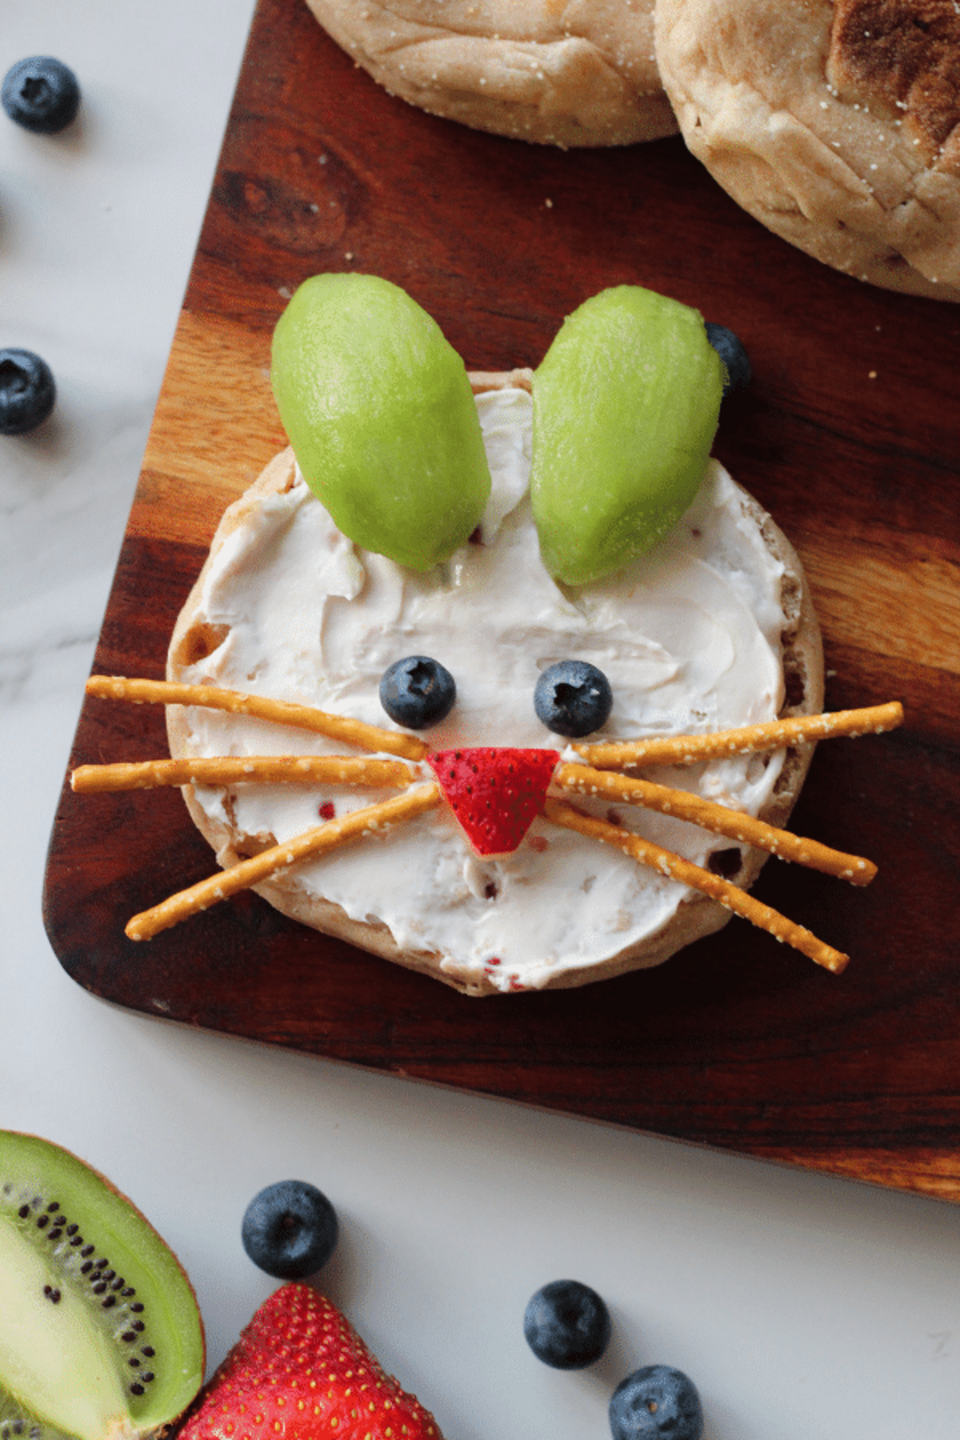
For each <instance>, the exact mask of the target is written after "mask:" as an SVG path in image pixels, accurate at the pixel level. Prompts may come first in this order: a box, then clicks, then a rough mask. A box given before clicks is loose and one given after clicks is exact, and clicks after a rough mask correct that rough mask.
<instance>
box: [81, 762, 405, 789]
mask: <svg viewBox="0 0 960 1440" xmlns="http://www.w3.org/2000/svg"><path fill="white" fill-rule="evenodd" d="M414 778H415V776H414V773H413V771H412V770H411V769H410V767H409V766H408V765H406V764H404V762H403V761H402V760H379V759H375V758H368V757H367V756H359V755H236V756H233V755H231V756H221V757H217V758H207V757H195V758H192V759H190V758H187V759H179V760H142V761H137V762H132V763H126V762H120V763H118V764H114V765H80V766H78V768H77V769H76V770H74V772H73V774H72V775H71V776H70V785H71V787H72V789H74V790H76V791H77V792H78V793H79V794H84V795H92V794H97V793H103V792H105V791H112V790H149V789H153V788H154V787H156V786H160V785H240V784H264V785H290V784H298V785H305V784H342V785H370V786H376V785H383V786H386V787H390V786H397V787H402V786H405V785H409V784H410V781H411V780H412V779H414Z"/></svg>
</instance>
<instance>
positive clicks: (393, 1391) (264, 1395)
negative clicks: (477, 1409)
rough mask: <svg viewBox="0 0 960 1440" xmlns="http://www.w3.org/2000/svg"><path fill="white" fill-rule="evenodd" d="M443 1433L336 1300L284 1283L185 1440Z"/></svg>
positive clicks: (374, 1439) (414, 1438)
mask: <svg viewBox="0 0 960 1440" xmlns="http://www.w3.org/2000/svg"><path fill="white" fill-rule="evenodd" d="M241 1436H242V1437H249V1440H268V1437H269V1440H284V1437H285V1440H314V1437H316V1440H319V1437H320V1436H323V1437H324V1440H330V1437H331V1436H335V1437H336V1440H389V1437H401V1436H402V1437H404V1440H443V1437H442V1436H441V1434H440V1430H439V1428H438V1426H437V1423H436V1421H435V1420H434V1418H433V1416H432V1415H430V1414H429V1413H428V1412H427V1411H426V1410H424V1408H423V1406H422V1405H421V1404H420V1402H419V1401H418V1400H417V1399H416V1398H415V1397H414V1396H413V1395H408V1394H407V1393H406V1391H404V1390H402V1389H401V1387H400V1386H399V1384H398V1383H397V1381H396V1380H394V1379H393V1377H392V1376H390V1375H387V1374H386V1373H385V1372H384V1370H383V1368H382V1366H381V1365H380V1363H379V1361H378V1360H377V1359H376V1357H375V1356H374V1355H371V1353H370V1351H369V1350H368V1349H367V1347H366V1345H365V1344H364V1342H363V1341H362V1340H361V1339H360V1337H359V1335H358V1334H357V1332H356V1331H355V1330H354V1329H353V1326H352V1325H351V1324H350V1323H349V1321H348V1320H346V1319H345V1318H344V1317H343V1315H341V1314H340V1311H339V1310H338V1309H337V1308H336V1306H334V1305H331V1304H330V1302H329V1300H327V1299H325V1298H324V1296H322V1295H319V1294H318V1293H317V1292H316V1291H315V1290H311V1289H310V1288H309V1287H308V1286H306V1285H298V1284H292V1285H284V1286H283V1287H282V1289H280V1290H277V1291H276V1292H275V1294H273V1295H271V1297H270V1299H269V1300H266V1301H265V1302H264V1303H263V1304H262V1305H261V1306H260V1309H259V1310H258V1311H257V1312H256V1314H255V1315H254V1317H253V1319H252V1320H251V1321H250V1324H249V1325H248V1326H247V1327H246V1329H245V1330H244V1331H243V1334H242V1335H241V1336H240V1339H239V1340H238V1342H237V1344H236V1345H235V1346H234V1348H233V1349H232V1350H231V1352H230V1354H229V1355H228V1356H227V1358H226V1360H225V1361H224V1362H223V1364H222V1365H221V1366H220V1369H219V1370H218V1371H217V1373H216V1374H215V1375H214V1376H213V1378H212V1380H211V1381H210V1382H209V1384H208V1385H207V1386H206V1388H205V1389H204V1390H203V1392H202V1393H201V1395H200V1397H199V1399H198V1400H197V1402H196V1403H195V1405H194V1407H193V1409H192V1410H191V1412H190V1414H189V1415H188V1417H187V1420H186V1423H185V1424H184V1425H183V1427H182V1428H181V1430H180V1437H179V1440H240V1437H241Z"/></svg>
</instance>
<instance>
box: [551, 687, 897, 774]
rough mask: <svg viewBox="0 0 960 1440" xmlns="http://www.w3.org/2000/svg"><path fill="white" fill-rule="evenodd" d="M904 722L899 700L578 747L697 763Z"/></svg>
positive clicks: (598, 759)
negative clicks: (701, 731) (707, 731)
mask: <svg viewBox="0 0 960 1440" xmlns="http://www.w3.org/2000/svg"><path fill="white" fill-rule="evenodd" d="M902 724H903V706H902V705H901V704H900V702H899V700H892V701H891V702H890V703H889V704H887V705H870V706H867V707H866V708H865V709H863V710H835V711H834V712H833V713H832V714H827V715H790V716H787V717H786V719H783V720H768V721H766V722H764V723H763V724H760V725H744V726H742V727H740V728H739V729H737V730H717V731H714V732H713V734H707V735H652V736H650V738H649V739H646V740H625V741H623V742H622V743H611V744H598V745H575V746H574V747H573V748H574V749H575V750H576V752H577V754H578V755H582V756H583V758H584V759H585V760H587V761H588V762H589V763H590V764H591V765H595V766H597V768H598V769H600V770H615V769H618V768H619V767H621V766H624V765H626V766H639V765H691V764H693V763H694V761H696V760H718V759H723V758H724V757H725V756H728V755H753V754H758V753H760V752H761V751H764V750H779V749H781V747H782V746H785V745H793V744H796V743H798V742H801V741H805V740H806V741H814V740H830V739H833V738H834V737H835V736H839V735H847V736H851V737H853V736H857V735H879V734H882V732H883V731H884V730H894V729H896V727H897V726H898V725H902Z"/></svg>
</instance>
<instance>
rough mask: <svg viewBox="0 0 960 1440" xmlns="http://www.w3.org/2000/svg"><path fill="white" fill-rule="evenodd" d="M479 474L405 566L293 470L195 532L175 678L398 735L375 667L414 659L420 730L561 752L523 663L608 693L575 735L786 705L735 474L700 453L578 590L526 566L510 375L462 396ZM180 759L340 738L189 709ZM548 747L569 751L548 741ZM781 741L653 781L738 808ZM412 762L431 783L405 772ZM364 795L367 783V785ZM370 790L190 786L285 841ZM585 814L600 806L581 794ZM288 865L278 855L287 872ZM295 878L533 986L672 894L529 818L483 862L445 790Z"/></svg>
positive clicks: (531, 671)
mask: <svg viewBox="0 0 960 1440" xmlns="http://www.w3.org/2000/svg"><path fill="white" fill-rule="evenodd" d="M477 403H478V408H479V411H480V417H481V423H482V427H483V432H484V436H485V442H486V446H487V453H488V457H489V460H490V468H491V474H492V480H493V488H492V493H491V498H490V502H489V505H488V508H487V511H486V514H485V516H484V520H483V523H482V526H481V529H480V533H479V535H478V536H475V537H474V538H473V540H472V541H471V543H469V544H467V545H465V546H463V547H462V548H461V549H459V550H458V551H457V552H456V553H455V554H454V555H453V556H452V557H451V559H450V560H449V561H448V562H447V563H445V564H444V565H441V566H437V567H435V568H434V569H433V570H431V571H429V572H427V573H425V574H420V573H416V572H413V571H410V570H406V569H404V568H402V567H401V566H399V565H397V564H395V563H394V562H393V561H390V560H388V559H385V558H384V557H383V556H381V555H376V554H372V553H370V552H367V551H363V550H360V549H359V548H358V547H356V546H355V545H354V544H353V543H352V542H351V541H349V540H348V539H346V538H345V537H344V536H343V535H342V534H340V532H339V531H338V530H337V529H336V527H335V526H334V524H333V521H332V520H331V519H330V517H329V515H328V514H327V512H326V510H325V509H324V508H323V506H322V505H321V504H320V503H319V502H318V501H317V500H316V499H315V498H314V496H313V495H312V493H311V492H310V490H309V489H308V488H307V486H306V484H305V483H304V482H303V480H302V478H301V477H300V476H299V475H298V476H297V479H296V483H294V484H293V485H292V487H291V488H290V489H289V490H287V491H285V492H284V493H281V494H271V495H270V496H268V497H266V498H264V499H263V500H261V501H260V502H259V503H257V504H255V505H254V506H252V507H251V508H250V510H249V513H248V515H247V517H246V518H245V520H244V521H243V522H242V523H240V524H239V525H238V526H236V527H235V528H234V529H233V530H232V531H231V532H230V533H229V534H227V535H226V536H225V538H224V540H223V543H222V544H221V545H220V546H219V548H218V549H216V550H215V553H214V554H213V556H212V558H211V564H210V566H209V568H208V573H207V576H206V580H205V583H204V586H203V590H202V595H201V600H200V613H199V615H198V616H197V620H198V621H199V622H200V623H206V624H208V625H209V626H211V627H221V628H220V629H219V631H218V632H217V633H220V634H223V635H224V638H223V640H222V643H220V644H219V645H218V647H217V648H216V649H215V650H214V651H213V652H212V653H211V654H210V655H208V656H207V657H205V658H204V659H203V660H201V661H199V662H198V663H197V664H196V665H194V666H192V667H190V668H187V669H186V670H184V672H183V675H182V678H183V679H184V680H185V681H192V682H194V683H206V684H215V685H221V686H227V687H229V688H233V689H240V690H246V691H252V692H254V693H256V694H260V695H267V696H270V697H271V698H273V699H282V700H290V701H297V702H299V703H303V704H309V705H314V706H317V707H319V708H320V709H323V710H328V711H334V712H337V713H339V714H342V715H349V716H353V717H355V718H357V719H360V720H363V721H367V722H369V723H371V724H373V725H376V726H379V727H381V728H387V729H395V728H397V727H396V726H394V725H393V722H391V721H390V720H389V719H388V718H387V717H386V715H385V714H384V712H383V710H382V708H381V705H380V701H379V683H380V678H381V676H382V674H383V672H384V671H385V670H386V669H387V667H388V666H389V665H391V664H392V663H393V662H394V661H395V660H399V659H401V658H403V657H404V656H408V655H415V654H419V655H428V656H431V657H432V658H433V659H435V660H438V661H440V663H441V664H443V665H444V666H446V668H447V669H448V670H449V671H450V672H451V674H452V675H453V676H454V679H455V681H456V685H457V700H456V704H455V705H454V707H453V710H452V711H451V713H450V714H449V716H448V717H447V718H446V720H444V721H443V722H442V723H441V724H440V725H438V726H436V727H435V728H433V729H431V730H429V731H423V732H420V733H421V738H423V739H424V740H425V741H426V742H427V743H428V744H429V745H430V747H431V748H432V749H435V750H443V749H448V748H451V747H455V746H478V745H509V746H532V747H551V748H556V749H558V750H564V746H565V744H566V742H565V741H563V740H562V739H561V738H560V737H557V736H555V735H551V734H550V733H549V732H548V731H546V730H545V728H544V727H543V725H542V724H541V722H540V721H539V720H538V719H537V716H536V714H535V712H534V708H533V692H534V686H535V684H536V680H537V677H538V675H539V673H540V672H541V671H542V670H544V669H545V668H546V667H547V666H549V665H552V664H553V663H555V662H556V661H558V660H563V659H581V660H588V661H590V662H591V663H593V664H594V665H597V666H599V668H600V669H601V670H602V671H603V672H604V674H605V675H606V676H607V678H608V679H609V681H610V684H611V686H612V689H613V696H614V701H613V709H612V713H611V715H610V718H609V720H608V721H607V723H606V724H605V726H604V727H603V729H602V730H601V731H597V732H596V733H595V734H594V735H591V736H590V737H588V738H589V740H591V741H593V740H603V739H617V740H626V739H632V738H636V737H639V736H644V735H650V734H674V733H677V734H679V733H689V732H691V731H710V730H717V729H724V728H727V727H731V726H736V725H744V724H752V723H754V722H758V721H764V720H770V719H773V718H775V717H776V715H777V713H778V711H779V710H780V708H781V706H782V703H783V671H782V663H781V631H782V627H783V624H784V617H783V612H782V607H781V598H780V591H781V580H782V567H781V566H780V564H779V562H778V561H777V560H776V559H775V558H774V557H773V556H772V555H771V553H770V551H769V549H768V547H767V546H766V544H765V543H764V540H763V538H762V536H761V535H760V533H759V530H758V528H757V524H756V521H755V519H753V518H752V517H751V516H750V515H749V514H748V513H746V511H745V509H744V506H743V501H742V492H741V491H740V490H739V489H738V487H737V486H736V485H735V484H734V483H733V481H732V480H731V478H730V476H729V475H728V474H727V473H726V471H725V470H724V469H723V468H722V467H721V466H720V465H719V464H718V463H717V462H716V461H711V462H710V465H709V467H708V471H707V474H706V477H705V479H704V482H703V485H702V487H701V489H700V491H699V493H698V495H697V498H696V500H695V501H694V503H693V505H692V506H691V507H690V509H689V510H688V511H687V513H686V514H685V515H684V517H683V519H682V520H681V521H680V523H679V524H678V526H677V527H676V529H675V530H674V531H673V533H672V534H671V535H670V536H669V537H668V538H667V540H666V541H665V542H663V543H662V544H661V545H660V546H659V547H658V548H657V550H656V551H655V552H654V553H652V554H650V555H648V556H646V557H645V558H643V559H642V560H641V561H639V562H637V563H636V564H634V565H633V566H632V567H630V568H629V569H628V570H626V571H623V572H620V573H619V574H617V575H616V576H613V577H610V578H608V579H605V580H603V581H600V582H597V583H594V584H592V585H589V586H584V587H581V588H578V589H566V588H561V587H558V585H557V584H555V583H554V581H553V580H552V579H551V578H550V576H549V575H548V574H547V572H546V571H545V569H544V567H543V565H542V563H541V560H540V555H539V548H538V543H537V535H536V531H535V529H534V526H533V522H532V519H531V513H530V503H529V496H528V493H527V485H528V477H529V469H530V447H531V433H532V415H531V401H530V396H529V395H528V394H527V392H526V391H524V390H522V389H510V390H505V391H493V392H490V393H488V394H484V395H480V396H479V397H478V401H477ZM188 714H189V721H190V727H191V729H190V736H189V741H188V746H187V748H188V751H189V753H192V754H197V755H245V754H246V755H256V754H288V753H298V754H316V753H328V752H338V753H343V749H344V747H343V746H342V745H337V744H336V743H334V742H332V741H328V740H325V739H323V738H322V737H315V736H311V735H307V734H305V733H303V734H301V733H300V732H292V731H290V730H286V729H284V728H282V727H279V726H271V725H269V724H266V723H263V722H256V721H250V720H246V719H238V718H237V717H236V716H229V715H225V714H222V713H218V712H215V711H206V710H201V709H198V708H194V709H191V710H190V711H189V712H188ZM567 758H575V757H573V756H571V755H568V756H567ZM781 758H782V757H781V756H779V755H775V756H773V757H737V758H734V759H728V760H724V761H717V762H711V763H710V764H708V765H699V766H697V767H694V768H682V767H678V768H676V769H672V770H670V771H663V770H660V771H650V772H647V771H645V772H644V773H645V774H649V775H650V777H651V778H654V779H660V780H662V781H664V782H665V783H667V784H671V785H674V786H679V787H683V788H687V789H695V790H697V791H698V792H699V793H700V794H702V795H704V796H706V797H707V798H709V799H713V800H717V801H719V802H720V803H722V804H726V805H730V806H733V807H735V808H737V809H740V810H744V811H747V812H749V813H750V814H754V815H755V814H757V813H758V812H759V811H760V809H761V808H762V807H763V805H764V804H765V803H766V802H767V801H768V800H769V798H770V796H771V793H772V791H773V788H774V785H775V783H776V779H777V775H778V773H779V769H780V764H781ZM411 778H412V779H413V780H419V779H423V778H431V779H432V775H430V773H429V771H428V770H427V769H426V767H422V768H420V767H417V766H411ZM388 793H389V794H393V793H395V792H393V791H391V792H383V798H386V795H387V794H388ZM379 794H380V792H376V791H373V792H371V791H370V790H368V789H364V790H359V789H357V790H351V789H349V788H347V787H334V786H325V787H322V789H320V790H315V789H309V788H307V787H303V788H301V787H299V786H288V787H283V786H264V785H252V784H251V785H247V786H238V787H235V788H234V789H233V790H232V791H231V792H230V793H229V796H228V795H227V794H226V793H225V792H224V791H222V790H219V789H214V788H199V789H198V790H197V799H198V801H199V802H200V804H201V805H202V806H203V807H204V808H205V810H206V811H207V812H208V814H209V815H211V816H212V817H213V818H216V819H219V820H221V821H223V822H226V821H228V820H230V821H232V823H234V824H235V825H236V826H237V827H238V828H239V829H240V830H241V831H242V832H244V833H246V834H250V835H255V836H259V837H263V838H264V839H266V838H272V839H276V840H277V841H280V842H283V841H286V840H289V839H290V838H292V837H293V836H296V835H297V834H299V833H301V832H302V831H304V830H307V829H308V828H310V827H312V826H314V825H316V824H317V823H318V818H319V816H318V812H319V811H320V809H321V807H324V806H326V807H327V809H326V811H325V813H328V814H329V807H330V806H331V805H332V806H333V808H334V811H335V813H337V814H342V813H344V812H346V811H347V810H350V809H355V808H359V807H360V806H363V805H369V804H370V803H372V801H374V800H376V799H377V798H378V797H379ZM577 803H578V804H582V805H583V806H584V807H585V808H595V809H596V810H597V813H600V814H603V813H605V811H606V809H608V808H609V805H608V804H606V803H598V802H595V801H594V802H587V801H584V800H582V799H578V800H577ZM617 818H618V820H619V821H620V822H622V823H624V824H628V825H630V826H631V827H633V828H634V829H636V830H637V831H638V832H640V833H642V834H644V835H646V836H648V837H650V838H651V839H654V840H656V841H657V842H658V843H660V844H662V845H665V846H667V847H668V848H670V849H673V850H676V851H679V852H680V853H682V854H683V855H685V856H687V857H688V858H689V859H691V860H693V861H695V862H697V863H698V864H701V865H703V864H706V863H707V862H708V861H709V857H710V855H711V853H712V852H714V851H717V850H720V849H729V848H730V846H731V843H732V842H730V841H729V840H724V839H721V838H720V837H717V836H715V835H710V834H708V833H707V832H705V831H701V830H699V829H698V828H696V827H694V826H692V825H690V824H688V823H686V822H683V821H678V820H675V819H671V818H669V817H665V816H662V815H658V814H654V813H652V812H644V811H642V810H639V809H634V808H632V807H628V806H621V807H617ZM293 874H294V872H291V875H293ZM294 883H296V884H298V885H300V886H303V887H305V889H306V890H307V891H308V892H312V893H315V894H317V895H321V896H324V897H326V898H327V899H328V900H331V901H333V902H334V903H335V904H337V905H339V906H340V907H342V909H343V910H344V911H345V912H346V914H347V915H348V916H350V917H351V918H353V919H356V920H360V921H363V920H367V919H372V920H376V921H379V922H381V923H382V924H384V925H386V926H387V927H388V928H389V930H390V932H391V933H392V935H393V937H394V939H395V941H396V942H397V944H398V945H399V946H401V947H402V948H405V949H406V948H410V949H418V950H437V951H440V952H442V953H443V954H444V955H445V956H446V957H448V958H447V959H446V960H445V961H444V962H443V965H442V966H441V968H443V966H446V967H447V968H448V969H449V970H450V972H451V973H452V974H456V975H457V976H458V977H459V978H460V979H461V980H466V981H467V982H468V983H469V982H470V980H471V977H474V978H475V979H481V978H482V977H484V976H485V977H487V979H489V980H490V981H491V982H492V983H493V984H494V985H495V986H496V987H497V988H502V989H517V988H521V987H525V988H538V987H541V986H543V985H544V984H546V983H547V982H548V981H550V980H551V978H553V977H556V976H557V975H559V974H560V973H561V972H563V971H564V970H569V969H580V968H581V967H583V966H585V965H593V964H597V963H599V962H601V961H603V960H605V959H607V958H608V957H610V956H611V955H615V954H617V953H619V952H620V951H622V950H624V949H625V948H627V947H629V946H632V945H635V944H637V943H638V942H641V941H642V940H644V939H645V938H647V937H649V936H652V935H655V934H656V933H657V932H658V931H660V930H661V929H662V927H663V926H664V925H665V924H667V923H668V922H669V920H670V919H671V917H672V916H673V915H674V914H675V913H676V910H677V907H678V906H679V904H680V903H681V901H682V900H683V899H684V897H685V896H688V895H689V893H690V892H689V891H688V890H687V889H686V888H685V887H684V886H682V885H680V884H678V883H677V882H675V881H672V880H669V879H667V878H665V877H664V876H662V875H659V874H657V873H654V872H653V871H651V870H649V869H647V868H645V867H643V866H641V865H639V864H638V863H637V862H636V861H634V860H632V859H630V858H628V857H627V856H625V855H623V854H622V853H621V852H619V851H617V850H615V849H614V848H613V847H611V846H608V845H603V844H601V843H598V842H596V841H593V840H589V839H586V838H584V837H582V836H580V835H577V834H574V833H573V832H571V831H567V830H561V829H559V828H557V827H555V826H553V825H551V824H550V822H549V821H547V820H546V819H545V818H544V817H540V818H538V819H537V820H535V821H534V823H533V826H532V827H531V829H530V831H529V833H528V835H527V837H526V839H525V840H524V841H523V843H522V844H521V846H520V847H519V849H518V850H517V851H516V852H515V853H514V854H512V855H510V856H508V857H507V858H505V859H502V860H494V861H489V860H481V859H479V858H478V857H477V856H476V855H475V854H474V853H473V851H472V850H471V849H470V847H469V845H468V843H467V841H466V839H465V837H464V836H463V834H462V832H461V831H460V829H459V826H458V825H457V823H456V821H455V820H454V818H453V815H452V813H451V812H450V811H449V809H448V808H447V807H446V806H445V805H441V806H440V807H439V808H438V809H436V810H434V811H432V812H430V813H429V814H427V815H424V816H421V817H419V818H417V819H414V820H411V821H409V822H407V823H405V824H401V825H398V826H396V827H394V828H392V829H390V830H388V831H385V832H383V833H380V834H376V835H370V836H365V837H364V838H363V839H362V840H359V841H355V842H353V843H351V844H349V845H347V846H345V847H344V848H343V849H341V850H339V851H336V852H333V853H331V854H329V855H327V856H325V857H324V858H323V859H321V860H317V861H314V862H307V863H304V864H302V865H301V866H299V867H298V868H297V870H296V872H295V881H294Z"/></svg>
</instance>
